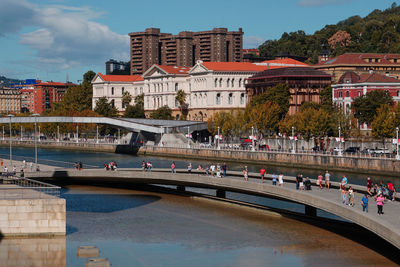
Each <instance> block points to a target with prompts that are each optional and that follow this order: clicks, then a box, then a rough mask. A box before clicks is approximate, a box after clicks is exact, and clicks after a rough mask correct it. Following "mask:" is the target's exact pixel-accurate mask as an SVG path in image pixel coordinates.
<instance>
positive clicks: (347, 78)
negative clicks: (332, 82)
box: [339, 71, 400, 84]
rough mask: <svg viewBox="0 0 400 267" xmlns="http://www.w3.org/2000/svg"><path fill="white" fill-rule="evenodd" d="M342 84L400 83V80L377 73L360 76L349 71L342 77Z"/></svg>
mask: <svg viewBox="0 0 400 267" xmlns="http://www.w3.org/2000/svg"><path fill="white" fill-rule="evenodd" d="M342 83H400V80H399V79H396V78H393V77H390V76H386V75H382V74H379V73H376V72H374V73H364V74H360V75H358V74H357V73H355V72H354V71H348V72H346V73H344V74H343V75H342V76H341V77H340V79H339V84H342Z"/></svg>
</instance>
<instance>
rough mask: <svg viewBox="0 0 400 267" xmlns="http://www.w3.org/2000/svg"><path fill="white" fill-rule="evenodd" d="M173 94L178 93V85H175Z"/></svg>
mask: <svg viewBox="0 0 400 267" xmlns="http://www.w3.org/2000/svg"><path fill="white" fill-rule="evenodd" d="M175 92H178V83H175Z"/></svg>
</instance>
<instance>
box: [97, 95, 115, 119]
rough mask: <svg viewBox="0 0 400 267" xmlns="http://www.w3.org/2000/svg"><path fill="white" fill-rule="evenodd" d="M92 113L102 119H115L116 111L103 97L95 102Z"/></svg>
mask: <svg viewBox="0 0 400 267" xmlns="http://www.w3.org/2000/svg"><path fill="white" fill-rule="evenodd" d="M94 111H95V112H96V113H98V114H100V115H102V116H104V117H117V116H118V110H117V108H116V107H114V105H113V104H112V102H108V100H107V97H105V96H103V97H101V98H99V100H97V101H96V107H95V108H94Z"/></svg>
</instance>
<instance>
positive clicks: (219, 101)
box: [215, 93, 221, 105]
mask: <svg viewBox="0 0 400 267" xmlns="http://www.w3.org/2000/svg"><path fill="white" fill-rule="evenodd" d="M215 102H216V104H217V105H220V104H221V94H220V93H218V94H217V96H216V99H215Z"/></svg>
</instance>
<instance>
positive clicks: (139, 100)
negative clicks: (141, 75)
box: [135, 94, 144, 108]
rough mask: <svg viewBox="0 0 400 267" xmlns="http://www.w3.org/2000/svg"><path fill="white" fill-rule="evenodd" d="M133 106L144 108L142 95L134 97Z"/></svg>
mask: <svg viewBox="0 0 400 267" xmlns="http://www.w3.org/2000/svg"><path fill="white" fill-rule="evenodd" d="M135 105H139V106H141V107H142V108H144V94H140V95H137V96H135Z"/></svg>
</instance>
